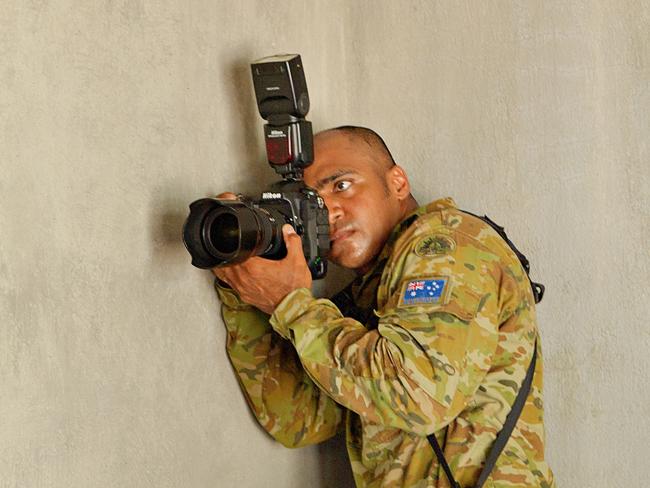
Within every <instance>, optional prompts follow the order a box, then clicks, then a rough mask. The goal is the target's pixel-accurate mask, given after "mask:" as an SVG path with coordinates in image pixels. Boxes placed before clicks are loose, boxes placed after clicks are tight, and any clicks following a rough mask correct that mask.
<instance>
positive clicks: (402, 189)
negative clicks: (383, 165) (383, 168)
mask: <svg viewBox="0 0 650 488" xmlns="http://www.w3.org/2000/svg"><path fill="white" fill-rule="evenodd" d="M386 183H387V184H388V188H390V189H391V191H392V192H393V194H395V196H396V197H397V199H398V200H400V201H401V200H406V198H408V196H409V195H410V194H411V184H410V183H409V179H408V176H406V172H405V171H404V169H403V168H402V167H401V166H398V165H397V164H396V165H395V166H393V167H392V168H390V169H389V170H388V173H387V175H386Z"/></svg>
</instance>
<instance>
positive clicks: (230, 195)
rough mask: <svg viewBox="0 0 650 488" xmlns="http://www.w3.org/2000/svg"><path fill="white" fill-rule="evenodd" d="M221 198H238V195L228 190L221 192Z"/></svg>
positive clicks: (218, 196) (219, 196)
mask: <svg viewBox="0 0 650 488" xmlns="http://www.w3.org/2000/svg"><path fill="white" fill-rule="evenodd" d="M216 198H218V199H219V200H237V195H235V194H234V193H232V192H229V191H226V192H223V193H219V194H218V195H217V197H216Z"/></svg>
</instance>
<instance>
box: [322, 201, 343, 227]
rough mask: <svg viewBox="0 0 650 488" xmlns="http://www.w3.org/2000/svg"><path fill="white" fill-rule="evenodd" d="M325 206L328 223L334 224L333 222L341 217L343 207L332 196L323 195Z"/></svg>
mask: <svg viewBox="0 0 650 488" xmlns="http://www.w3.org/2000/svg"><path fill="white" fill-rule="evenodd" d="M323 200H325V206H326V207H327V211H328V214H329V224H330V225H334V223H335V222H336V221H337V220H339V219H340V218H341V217H343V208H342V207H341V205H339V203H338V202H337V201H336V200H335V199H333V198H327V197H324V198H323Z"/></svg>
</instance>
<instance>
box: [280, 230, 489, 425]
mask: <svg viewBox="0 0 650 488" xmlns="http://www.w3.org/2000/svg"><path fill="white" fill-rule="evenodd" d="M446 237H447V238H450V239H457V240H459V241H460V242H458V244H457V245H456V243H454V249H453V251H450V252H448V253H443V254H441V255H437V254H435V253H434V254H432V255H429V256H427V255H425V256H421V255H418V254H417V253H416V252H415V249H416V248H417V246H418V244H419V243H420V241H421V240H420V238H415V237H414V238H413V239H412V242H408V243H407V244H406V245H405V246H403V251H402V252H401V254H400V255H398V257H397V258H396V259H394V260H393V261H392V262H391V263H389V265H388V266H390V267H391V269H390V270H389V271H388V273H386V272H385V276H384V277H383V278H382V285H380V294H382V293H383V294H384V295H385V296H386V297H387V300H386V301H385V303H384V304H383V306H381V311H380V312H379V313H377V314H378V315H379V325H378V327H377V328H376V329H375V330H370V331H369V330H367V329H366V328H365V327H364V325H362V324H361V323H359V322H357V321H355V320H353V319H351V318H348V317H344V316H343V315H342V314H341V312H340V311H339V310H338V309H337V308H336V306H335V305H334V304H333V303H332V302H331V301H329V300H324V299H315V298H314V297H313V296H312V294H311V292H310V291H309V290H307V289H305V288H303V289H299V290H295V291H294V292H292V293H291V294H290V295H289V296H287V297H286V298H285V300H283V302H282V303H280V305H279V306H278V308H277V309H276V310H275V312H274V314H273V316H272V318H271V324H272V325H273V327H274V328H275V329H276V330H277V331H278V332H279V333H280V334H281V335H283V336H284V337H287V338H288V339H290V340H291V342H292V343H293V344H294V345H295V348H296V350H297V352H298V355H299V356H300V360H301V362H302V364H303V366H304V368H305V369H306V370H307V372H308V373H309V375H310V376H311V377H312V378H313V380H314V381H315V382H316V383H317V384H318V385H319V386H320V387H321V388H322V389H323V390H324V391H326V392H327V393H328V395H330V396H331V397H332V398H334V399H335V400H336V401H337V402H339V403H340V404H342V405H344V406H345V407H347V408H349V409H351V410H353V411H355V412H356V413H358V414H359V415H361V416H362V417H364V418H365V419H367V420H368V421H370V422H374V423H379V424H382V425H386V426H390V427H395V428H398V429H402V430H405V431H409V432H413V433H416V434H418V435H428V434H430V433H432V432H436V431H437V430H439V429H441V428H442V427H444V426H445V425H447V424H448V423H449V422H451V421H452V420H453V419H454V418H455V417H456V416H457V415H458V414H459V413H460V412H461V411H462V410H463V409H464V408H465V407H466V406H467V405H468V403H469V402H470V399H471V398H472V396H473V394H474V392H475V391H476V389H477V388H478V387H479V385H480V384H481V381H482V380H483V379H484V377H485V375H486V373H487V371H488V370H489V369H490V362H491V358H492V356H493V354H494V352H495V349H496V346H497V342H498V325H497V323H498V319H497V315H498V314H497V312H496V302H497V297H496V295H497V293H496V289H497V288H498V287H497V285H496V283H497V282H498V280H499V276H498V273H499V272H498V263H497V259H496V258H495V256H493V255H491V254H490V253H489V252H486V251H485V250H484V249H482V248H481V246H480V245H479V243H476V242H474V241H472V240H468V239H464V238H463V237H462V236H460V237H459V236H456V235H454V234H449V235H447V236H446ZM451 242H453V241H451ZM382 286H383V287H384V289H383V290H382V288H381V287H382ZM436 286H437V288H436ZM427 288H431V290H427ZM413 293H415V295H413ZM430 294H431V295H430ZM431 296H432V298H428V297H431ZM380 305H382V304H381V303H380Z"/></svg>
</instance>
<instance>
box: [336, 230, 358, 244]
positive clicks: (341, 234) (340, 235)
mask: <svg viewBox="0 0 650 488" xmlns="http://www.w3.org/2000/svg"><path fill="white" fill-rule="evenodd" d="M353 233H354V230H352V229H339V230H337V231H336V232H334V233H333V234H330V245H332V244H334V243H335V242H341V241H343V240H345V239H347V238H348V237H350V236H351V235H352V234H353Z"/></svg>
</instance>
